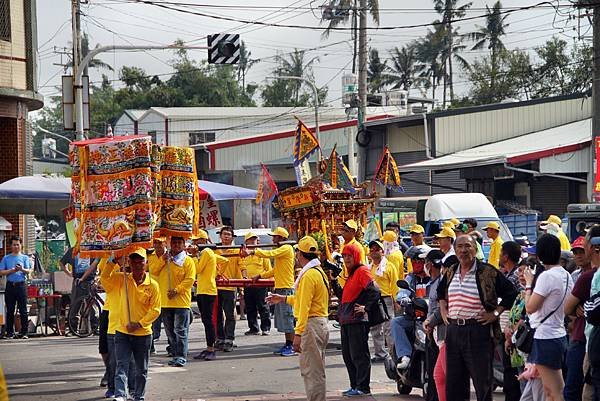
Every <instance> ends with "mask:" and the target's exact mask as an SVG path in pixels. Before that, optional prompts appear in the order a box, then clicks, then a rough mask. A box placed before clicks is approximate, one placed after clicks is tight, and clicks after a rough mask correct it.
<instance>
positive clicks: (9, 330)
mask: <svg viewBox="0 0 600 401" xmlns="http://www.w3.org/2000/svg"><path fill="white" fill-rule="evenodd" d="M4 299H5V300H6V334H7V335H9V336H11V335H13V334H15V307H16V306H17V305H18V307H19V316H20V317H21V334H22V335H25V334H27V329H28V322H29V318H28V316H27V291H26V290H25V282H24V281H22V282H19V283H13V282H11V281H7V282H6V290H5V293H4Z"/></svg>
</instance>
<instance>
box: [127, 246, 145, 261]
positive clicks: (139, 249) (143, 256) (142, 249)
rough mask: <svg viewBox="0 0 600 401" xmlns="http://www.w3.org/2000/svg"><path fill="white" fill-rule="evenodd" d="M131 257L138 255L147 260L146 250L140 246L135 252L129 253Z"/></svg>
mask: <svg viewBox="0 0 600 401" xmlns="http://www.w3.org/2000/svg"><path fill="white" fill-rule="evenodd" d="M131 255H138V256H141V257H142V258H144V259H146V249H144V248H142V247H141V246H138V247H136V248H134V249H133V251H131V252H129V256H131Z"/></svg>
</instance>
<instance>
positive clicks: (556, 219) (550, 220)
mask: <svg viewBox="0 0 600 401" xmlns="http://www.w3.org/2000/svg"><path fill="white" fill-rule="evenodd" d="M549 223H554V224H556V225H557V226H559V227H560V226H561V225H562V220H561V219H560V217H558V216H557V215H555V214H551V215H550V216H548V218H547V219H546V220H545V221H542V224H543V225H546V224H549Z"/></svg>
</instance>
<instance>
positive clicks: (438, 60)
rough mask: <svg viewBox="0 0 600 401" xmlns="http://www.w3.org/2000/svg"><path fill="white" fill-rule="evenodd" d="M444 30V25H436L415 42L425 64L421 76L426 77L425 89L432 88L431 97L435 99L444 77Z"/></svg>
mask: <svg viewBox="0 0 600 401" xmlns="http://www.w3.org/2000/svg"><path fill="white" fill-rule="evenodd" d="M444 32H445V28H444V27H443V26H442V25H436V26H435V30H433V31H431V30H430V31H428V32H427V35H425V37H423V38H421V39H419V40H417V42H416V43H415V52H416V56H417V59H418V60H419V61H420V62H421V63H422V64H423V66H424V67H423V69H422V71H421V74H420V77H421V78H425V79H426V80H427V82H426V83H425V89H429V88H431V97H432V98H433V99H435V91H436V89H437V87H438V86H439V84H440V83H441V81H442V79H444V68H443V64H444V61H443V59H442V53H443V50H444Z"/></svg>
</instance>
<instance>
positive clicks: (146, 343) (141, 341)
mask: <svg viewBox="0 0 600 401" xmlns="http://www.w3.org/2000/svg"><path fill="white" fill-rule="evenodd" d="M150 345H152V334H148V335H147V336H133V335H130V334H124V333H121V332H119V331H117V332H116V333H115V355H116V358H117V369H116V371H115V396H116V397H126V389H127V387H128V385H127V381H128V380H127V374H128V373H129V365H130V363H131V357H132V356H133V359H134V360H135V391H134V392H133V399H134V400H135V401H138V400H143V399H144V394H145V393H146V379H147V378H148V359H150Z"/></svg>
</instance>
